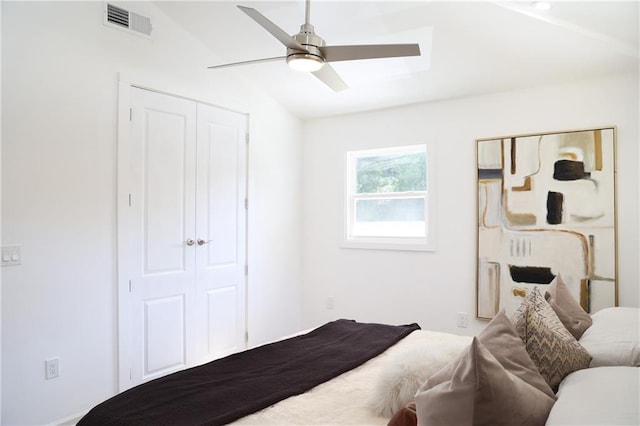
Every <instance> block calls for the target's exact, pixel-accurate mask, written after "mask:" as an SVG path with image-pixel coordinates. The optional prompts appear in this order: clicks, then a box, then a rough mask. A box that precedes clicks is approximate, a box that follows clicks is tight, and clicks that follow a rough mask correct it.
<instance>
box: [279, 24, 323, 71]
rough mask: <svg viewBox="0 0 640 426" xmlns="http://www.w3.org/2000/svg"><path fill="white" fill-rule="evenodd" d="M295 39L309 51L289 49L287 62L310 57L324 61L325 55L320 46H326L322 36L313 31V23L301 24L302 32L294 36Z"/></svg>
mask: <svg viewBox="0 0 640 426" xmlns="http://www.w3.org/2000/svg"><path fill="white" fill-rule="evenodd" d="M293 39H294V40H295V41H297V42H298V43H300V44H301V45H303V46H304V47H305V48H306V49H307V52H302V51H300V50H296V49H291V48H288V49H287V62H289V61H290V60H292V59H300V58H309V59H314V60H316V61H319V62H322V63H324V62H325V60H324V55H323V54H322V51H321V50H320V48H321V47H322V46H324V40H323V39H322V37H320V36H318V35H316V34H315V33H314V32H313V25H311V24H303V25H301V26H300V32H299V33H298V34H296V35H294V36H293Z"/></svg>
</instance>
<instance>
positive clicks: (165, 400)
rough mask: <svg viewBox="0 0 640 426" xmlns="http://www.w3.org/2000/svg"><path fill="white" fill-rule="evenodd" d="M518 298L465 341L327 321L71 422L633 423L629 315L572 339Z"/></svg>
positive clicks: (639, 381) (634, 374) (637, 398)
mask: <svg viewBox="0 0 640 426" xmlns="http://www.w3.org/2000/svg"><path fill="white" fill-rule="evenodd" d="M528 299H530V300H528V301H527V302H528V303H527V304H526V306H527V309H525V310H523V311H522V312H520V313H519V315H520V316H519V317H518V316H517V315H516V316H514V317H511V318H509V317H507V315H506V314H505V313H504V311H503V312H500V313H499V314H498V315H496V317H494V319H493V320H492V321H490V322H489V323H488V324H487V326H486V327H485V329H484V330H483V331H482V332H481V333H479V334H478V336H475V337H471V336H460V335H454V334H449V333H439V332H434V331H428V330H422V329H421V328H420V327H419V326H418V325H417V324H408V325H400V326H392V325H385V324H371V323H359V322H356V321H352V320H337V321H332V322H330V323H327V324H325V325H323V326H321V327H319V328H317V329H314V330H311V331H309V332H308V333H303V334H301V335H298V336H295V337H292V338H288V339H284V340H282V341H278V342H274V343H272V344H268V345H264V346H260V347H258V348H254V349H251V350H248V351H245V352H241V353H238V354H234V355H231V356H229V357H226V358H223V359H221V360H217V361H213V362H211V363H208V364H205V365H203V366H199V367H194V368H191V369H188V370H184V371H181V372H178V373H174V374H171V375H169V376H166V377H163V378H160V379H156V380H154V381H151V382H148V383H145V384H142V385H140V386H137V387H135V388H133V389H130V390H128V391H125V392H123V393H122V394H119V395H116V396H114V397H113V398H110V399H109V400H107V401H105V402H103V403H101V404H99V405H98V406H96V407H94V408H93V409H92V410H90V411H89V412H88V413H87V415H86V416H84V417H83V418H82V419H81V421H80V422H79V423H78V425H79V426H93V425H102V426H108V425H118V426H125V425H136V426H138V425H140V426H144V425H172V426H173V425H185V426H187V425H221V424H232V425H370V426H376V425H389V426H407V425H411V426H415V425H417V426H429V425H442V424H460V425H480V424H487V425H489V424H490V425H500V424H505V425H508V424H514V422H515V423H517V424H522V425H530V426H542V425H545V424H546V425H548V426H558V425H567V424H580V425H588V424H598V425H611V424H631V425H633V424H635V425H637V424H640V389H639V387H640V369H638V367H637V365H638V360H637V357H636V355H637V354H638V350H639V347H640V344H639V343H638V338H639V337H640V336H638V324H639V323H640V320H639V318H640V309H638V308H612V309H610V310H603V311H601V312H600V313H598V314H594V315H593V316H592V318H593V324H591V323H590V324H589V325H588V326H585V327H583V328H584V329H583V330H579V331H578V332H576V331H575V330H574V331H573V332H574V333H577V334H576V335H577V336H578V339H576V338H575V337H574V336H570V335H567V329H565V328H564V327H563V325H562V323H560V321H559V318H558V317H557V316H555V315H553V314H552V313H550V311H549V309H551V308H550V305H549V304H547V303H546V301H545V300H544V296H542V295H541V294H540V293H539V292H538V291H533V292H532V293H531V295H530V297H529V298H528ZM523 306H525V304H523ZM552 317H553V318H552ZM550 319H553V321H555V323H554V324H551V323H550V322H549V321H550ZM522 321H524V322H525V323H526V324H525V326H524V327H522V324H521V322H522ZM553 321H552V322H553ZM522 329H525V330H527V333H533V336H534V338H533V339H529V338H528V337H527V336H523V335H521V334H520V333H521V331H522ZM589 330H591V331H589ZM558 333H560V334H562V333H564V334H565V335H567V336H565V337H558ZM563 336H564V335H563ZM583 341H584V342H587V344H586V345H585V346H583V345H582V344H581V343H582V342H583ZM599 342H600V343H599ZM603 342H604V343H603ZM585 347H591V348H596V350H595V352H594V356H591V355H590V354H589V353H588V351H586V350H585ZM607 348H608V349H607ZM620 348H624V349H625V350H624V351H621V350H620ZM621 353H624V356H620V354H621ZM594 361H595V362H596V364H597V365H600V364H602V363H605V364H609V365H606V366H594V365H593V363H594ZM590 364H591V365H590ZM256 379H257V380H256ZM487 395H490V396H491V397H489V398H488V397H487ZM585 401H592V402H591V403H589V404H587V405H588V406H587V407H585V405H584V404H585ZM469 413H473V414H472V415H471V417H470V416H469ZM418 418H420V419H421V420H420V421H418Z"/></svg>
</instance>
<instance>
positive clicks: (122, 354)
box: [116, 73, 250, 392]
mask: <svg viewBox="0 0 640 426" xmlns="http://www.w3.org/2000/svg"><path fill="white" fill-rule="evenodd" d="M136 80H139V79H136ZM134 81H135V80H134V79H132V78H129V77H128V76H126V75H123V74H122V73H118V100H117V105H118V110H117V131H116V138H117V143H116V147H117V154H116V180H117V182H116V255H117V256H116V270H117V286H116V290H117V304H116V311H117V330H116V334H117V370H118V373H117V390H118V392H122V391H125V390H127V389H129V388H131V387H132V386H133V384H132V383H131V368H130V361H129V360H130V359H131V356H132V347H133V341H132V336H131V328H130V327H131V314H130V310H129V302H130V300H129V299H130V298H129V294H130V289H131V281H130V280H129V277H130V276H131V274H130V273H129V271H130V269H131V264H130V262H129V258H128V257H127V256H126V255H125V254H126V253H127V252H128V251H129V250H130V247H129V239H128V235H131V233H130V229H129V226H130V224H131V222H132V221H131V220H129V217H128V216H129V214H130V210H129V204H130V201H131V200H130V194H131V186H130V184H131V178H130V174H129V165H130V160H131V121H130V119H131V115H130V114H131V113H130V111H131V89H132V88H137V89H142V90H148V91H151V92H155V93H159V94H163V95H167V96H173V97H176V98H182V99H188V100H191V101H193V102H197V103H201V104H206V105H210V106H213V107H215V108H222V109H226V110H228V111H233V112H238V113H240V114H244V115H245V116H246V117H247V120H246V121H247V128H246V135H247V149H246V165H247V167H246V170H245V197H246V200H247V201H246V203H247V204H248V199H249V149H248V146H249V140H250V133H249V129H250V115H249V114H248V113H246V112H242V111H236V110H234V109H231V108H226V107H222V106H219V105H214V104H212V103H210V102H204V101H201V100H198V99H193V98H190V97H186V96H181V95H176V94H175V93H171V92H170V91H165V90H158V89H156V88H153V87H150V86H148V85H145V84H138V83H136V82H134ZM248 217H249V211H248V209H247V211H246V214H245V223H244V227H245V271H246V273H245V279H244V283H243V285H244V295H245V297H244V315H245V321H244V324H245V330H244V334H245V344H246V343H247V336H248V327H249V312H248V309H249V303H248V299H249V285H248V284H249V275H248V268H247V267H246V262H247V259H248V249H249V244H248V239H249V226H248V225H249V221H248Z"/></svg>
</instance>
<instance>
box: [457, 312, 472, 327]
mask: <svg viewBox="0 0 640 426" xmlns="http://www.w3.org/2000/svg"><path fill="white" fill-rule="evenodd" d="M456 325H457V326H458V327H460V328H467V326H468V325H469V315H467V313H466V312H458V313H457V314H456Z"/></svg>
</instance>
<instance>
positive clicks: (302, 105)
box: [157, 0, 640, 118]
mask: <svg viewBox="0 0 640 426" xmlns="http://www.w3.org/2000/svg"><path fill="white" fill-rule="evenodd" d="M304 3H305V2H304V0H299V1H283V2H272V1H242V0H238V1H237V2H236V1H233V2H231V1H200V2H188V1H178V2H165V1H161V2H158V3H157V5H158V7H160V8H161V9H162V10H163V11H164V12H165V13H167V14H168V15H169V16H170V17H171V18H172V19H173V20H174V21H175V22H176V23H177V24H178V25H180V26H182V27H184V28H185V29H186V30H188V31H190V32H191V33H192V34H193V35H194V36H195V37H197V38H198V39H199V40H201V41H202V42H203V43H204V44H206V45H207V46H209V47H210V48H211V50H212V52H214V54H215V55H216V56H212V57H211V58H203V64H202V66H203V67H206V66H209V65H218V64H223V63H228V62H238V61H243V60H250V59H258V58H267V57H274V56H283V55H285V53H286V49H285V47H284V46H282V45H281V44H280V42H279V41H277V40H276V39H275V38H274V37H272V36H271V35H270V34H269V33H267V32H266V31H265V30H264V29H263V28H262V27H260V26H259V25H258V24H256V23H255V22H254V21H253V20H252V19H251V18H249V17H248V16H247V15H245V14H244V13H243V12H241V11H240V10H239V9H237V8H236V5H237V4H240V5H243V6H248V7H253V8H255V9H257V10H258V11H259V12H261V13H262V14H263V15H265V16H266V17H267V18H269V19H270V20H271V21H273V22H274V23H275V24H277V25H278V26H280V27H281V28H282V29H284V30H285V31H286V32H287V33H290V34H295V33H297V32H298V31H299V28H300V25H301V24H302V23H304V16H305V13H304ZM639 17H640V10H639V1H637V0H636V1H558V0H556V1H553V2H552V8H551V9H550V10H548V11H538V10H536V9H535V8H533V7H532V4H531V2H529V1H524V2H523V1H520V2H512V1H504V2H503V1H497V2H484V1H467V2H460V1H409V2H404V1H327V0H315V1H312V2H311V24H313V25H314V27H315V31H316V33H317V34H318V35H320V36H321V37H322V38H324V40H325V42H326V44H327V45H341V44H372V43H414V42H417V43H419V44H420V48H421V51H422V56H420V57H412V58H400V59H376V60H361V61H349V62H339V63H334V64H332V65H333V67H334V69H335V70H336V71H337V72H338V73H339V74H340V76H341V77H342V78H343V80H344V81H345V82H346V83H347V84H348V85H349V89H347V90H345V91H342V92H338V93H336V92H333V91H331V90H330V89H329V88H327V87H326V86H325V85H324V84H322V83H321V82H320V81H319V80H318V79H316V78H315V77H314V76H312V75H310V74H306V73H300V72H296V71H293V70H291V69H289V68H288V66H287V65H286V63H285V62H284V61H282V62H267V63H261V64H252V65H244V66H239V67H234V68H227V69H218V70H210V72H211V78H225V76H228V75H231V73H233V74H234V75H240V76H242V77H245V78H247V79H249V80H251V81H253V82H255V84H257V85H259V86H261V87H263V88H264V90H265V91H267V92H268V93H269V94H271V95H272V96H273V97H274V98H276V99H277V100H278V101H279V102H280V103H282V104H283V105H284V106H285V107H286V108H287V109H289V110H290V111H291V112H293V113H294V114H296V115H297V116H299V117H301V118H314V117H323V116H330V115H336V114H342V113H349V112H357V111H364V110H371V109H379V108H385V107H390V106H397V105H403V104H410V103H415V102H424V101H433V100H442V99H451V98H459V97H466V96H473V95H480V94H486V93H492V92H498V91H504V90H510V89H515V88H525V87H533V86H537V85H544V84H553V83H559V82H564V81H571V80H576V79H583V78H591V77H597V76H600V75H606V74H612V73H628V72H634V73H638V65H639V58H640V55H639V35H638V21H639Z"/></svg>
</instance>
